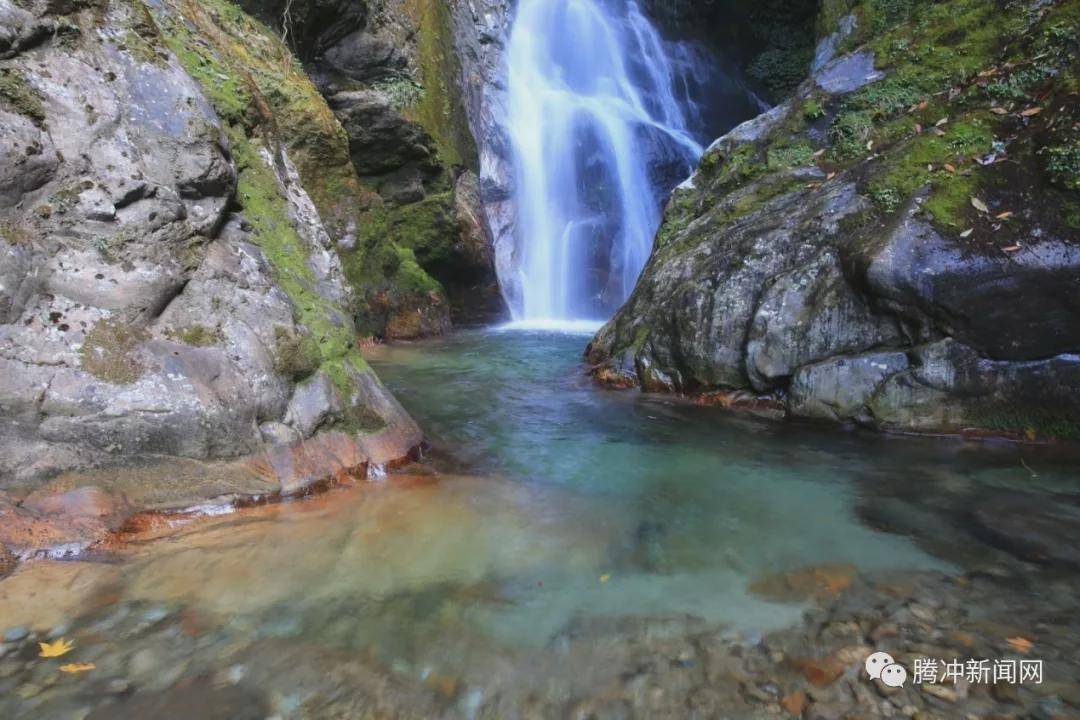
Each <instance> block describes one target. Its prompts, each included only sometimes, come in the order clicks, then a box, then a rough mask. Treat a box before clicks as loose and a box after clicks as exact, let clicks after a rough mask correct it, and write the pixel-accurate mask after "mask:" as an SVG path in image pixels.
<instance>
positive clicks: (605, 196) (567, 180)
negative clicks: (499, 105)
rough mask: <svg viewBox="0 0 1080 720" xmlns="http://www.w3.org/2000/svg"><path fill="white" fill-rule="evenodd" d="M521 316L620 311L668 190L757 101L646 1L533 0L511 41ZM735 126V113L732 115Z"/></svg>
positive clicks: (508, 284)
mask: <svg viewBox="0 0 1080 720" xmlns="http://www.w3.org/2000/svg"><path fill="white" fill-rule="evenodd" d="M507 68H508V70H507V82H508V102H507V105H508V108H507V116H506V134H507V136H508V138H509V140H510V146H511V151H512V163H513V172H514V177H513V198H514V202H515V205H516V214H517V218H516V220H517V221H516V224H515V230H514V233H515V237H514V238H513V253H514V258H513V262H511V263H503V264H501V273H500V282H501V283H502V287H503V292H504V294H505V295H506V297H507V300H508V303H509V305H510V307H511V310H512V312H513V314H514V317H515V319H517V320H525V321H529V322H535V321H540V320H544V321H568V320H583V319H602V318H606V317H608V316H609V315H610V314H611V312H612V311H613V310H614V309H615V308H616V307H618V306H619V305H620V304H621V303H622V302H623V301H625V300H626V298H627V297H628V296H629V294H630V291H631V290H632V289H633V287H634V283H635V281H636V280H637V277H638V275H639V273H640V272H641V269H642V268H643V267H644V265H645V261H646V260H647V259H648V256H649V252H650V250H651V248H652V241H653V235H654V233H655V232H656V229H657V227H658V225H659V223H660V212H661V208H662V204H663V201H664V199H665V197H666V195H667V193H668V192H669V191H670V189H671V188H672V187H673V186H674V185H675V184H677V183H678V182H679V181H680V180H682V179H683V178H685V177H686V176H687V175H689V174H690V173H691V171H692V170H693V167H694V166H695V165H696V163H697V160H698V159H699V158H700V156H701V154H702V152H703V147H702V144H701V143H702V140H703V139H704V138H706V137H708V136H709V133H710V132H712V131H714V130H715V125H716V123H715V118H714V117H713V115H714V114H715V113H713V111H712V108H711V107H710V106H711V105H712V104H715V102H714V101H712V100H711V101H710V102H708V103H706V102H704V101H702V97H703V96H704V95H705V93H704V92H703V91H704V90H705V89H706V88H708V94H709V95H710V96H711V97H712V98H716V97H720V98H722V99H731V100H732V101H733V102H732V103H731V104H732V105H734V106H737V109H735V110H734V113H731V112H728V113H727V114H728V115H731V114H734V118H733V120H737V119H741V117H745V116H747V115H748V114H750V112H751V110H752V108H751V100H750V98H749V95H748V93H746V92H745V91H744V90H743V89H742V88H741V87H739V86H738V84H737V83H736V82H735V81H732V80H731V79H729V78H728V77H726V76H724V75H722V74H721V73H720V72H719V71H718V69H717V68H718V66H717V64H716V61H715V59H714V58H711V57H710V56H709V53H707V52H705V51H704V50H703V49H702V48H700V47H697V46H695V45H692V44H689V43H676V42H671V41H668V40H666V39H664V38H663V37H661V35H660V34H659V33H658V31H657V30H656V28H655V27H654V26H653V24H652V23H651V22H650V20H649V19H648V18H647V17H646V16H645V15H644V14H643V13H642V11H641V9H640V8H639V6H638V5H637V3H636V2H635V1H634V0H521V3H520V4H519V6H518V9H517V14H516V16H515V18H514V23H513V27H512V30H511V34H510V41H509V45H508V48H507ZM725 124H728V125H730V124H731V121H728V122H727V123H725Z"/></svg>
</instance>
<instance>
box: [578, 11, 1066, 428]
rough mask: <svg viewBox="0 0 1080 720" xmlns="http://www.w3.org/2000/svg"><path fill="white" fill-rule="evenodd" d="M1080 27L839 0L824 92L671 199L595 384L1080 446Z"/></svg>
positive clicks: (818, 62) (749, 130)
mask: <svg viewBox="0 0 1080 720" xmlns="http://www.w3.org/2000/svg"><path fill="white" fill-rule="evenodd" d="M1078 20H1080V3H1078V2H1076V1H1075V0H1060V1H1058V2H1008V3H990V2H983V1H982V0H943V1H938V2H930V1H928V0H861V1H855V0H829V1H827V2H825V3H823V4H822V7H821V9H820V14H819V17H818V19H817V21H816V26H817V27H818V28H819V32H820V37H819V42H818V45H817V47H816V50H815V58H814V61H813V63H812V67H813V73H812V76H811V78H810V79H809V80H807V81H806V82H804V83H803V84H802V85H800V87H799V88H798V89H797V91H796V92H795V93H794V95H793V96H792V97H791V98H790V99H789V100H787V101H786V102H784V103H783V104H782V105H780V106H778V107H777V108H775V109H774V110H772V111H770V112H769V113H767V114H766V115H764V116H762V117H760V118H758V119H756V120H754V121H751V122H749V123H747V124H745V125H743V126H741V127H740V128H737V129H736V130H735V131H733V132H732V133H730V134H729V135H727V136H725V137H724V138H722V139H720V140H718V141H717V142H716V143H715V144H714V145H713V146H712V147H711V148H710V149H709V151H708V152H707V153H706V155H705V157H704V158H703V160H702V163H701V167H700V168H699V171H698V172H697V174H696V175H695V176H694V177H693V178H692V179H691V180H689V181H688V182H687V183H686V184H684V185H683V186H682V187H681V188H679V189H677V190H676V191H675V193H674V195H673V197H672V199H671V201H670V203H669V206H668V208H667V211H666V215H665V219H664V224H663V226H662V227H661V229H660V231H659V233H658V236H657V239H656V246H655V249H654V253H653V257H652V258H651V260H650V262H649V265H648V267H647V268H646V270H645V272H644V275H643V277H642V279H641V281H640V283H639V286H638V287H637V289H636V290H635V293H634V295H633V297H631V299H630V301H629V302H628V303H627V305H626V306H625V307H624V308H623V309H622V310H621V311H620V312H619V314H618V315H617V316H616V317H615V318H614V319H613V320H612V322H611V323H609V324H608V325H607V326H606V327H605V328H604V329H603V330H602V331H601V332H600V334H599V335H598V336H597V338H596V340H595V341H594V343H593V344H592V346H591V348H590V357H591V358H592V359H593V361H594V362H596V363H597V367H598V369H597V373H598V375H599V376H600V377H602V378H604V379H607V380H608V381H609V382H612V383H613V384H617V385H625V384H640V385H642V386H644V387H646V388H647V389H668V390H672V389H676V390H683V391H693V392H699V393H708V392H712V391H724V392H731V391H738V392H744V393H749V395H747V396H746V397H747V402H748V403H750V404H752V405H755V406H757V407H761V406H767V407H771V408H773V409H774V410H773V411H774V412H780V413H791V414H794V415H805V416H811V417H822V418H830V419H840V420H854V421H857V422H861V423H865V424H868V425H872V426H875V427H881V428H886V429H892V430H899V431H903V430H915V431H937V430H945V431H953V432H957V431H973V432H974V431H980V430H981V431H985V430H990V431H995V432H1006V433H1011V434H1015V435H1017V436H1028V437H1043V436H1046V437H1049V436H1068V437H1076V436H1078V435H1080V432H1078V431H1077V427H1078V422H1080V417H1078V413H1080V397H1078V395H1080V382H1078V379H1080V367H1078V363H1077V361H1076V356H1075V354H1074V353H1075V352H1076V351H1077V350H1078V349H1080V285H1078V283H1080V243H1078V242H1077V237H1078V236H1080V233H1078V231H1080V226H1078V225H1077V217H1078V216H1077V209H1078V207H1080V206H1078V202H1080V196H1078V193H1077V190H1076V188H1077V183H1076V172H1077V166H1076V162H1075V159H1076V156H1077V147H1078V140H1080V133H1078V131H1077V127H1078V124H1077V122H1078V119H1080V118H1078V116H1077V108H1078V107H1080V105H1078V103H1077V93H1078V90H1080V88H1078V85H1077V82H1078V80H1077V77H1078V76H1077V72H1078V69H1077V62H1078V55H1080V46H1078V42H1080V36H1078V34H1077V32H1078V31H1077V28H1078V27H1080V22H1078ZM751 397H753V398H757V399H756V400H753V401H752V402H751V400H750V398H751ZM728 401H730V396H729V397H728Z"/></svg>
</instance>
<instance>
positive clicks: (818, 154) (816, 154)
mask: <svg viewBox="0 0 1080 720" xmlns="http://www.w3.org/2000/svg"><path fill="white" fill-rule="evenodd" d="M824 154H825V148H821V149H820V150H818V151H817V152H816V153H814V157H816V158H818V157H821V156H822V155H824Z"/></svg>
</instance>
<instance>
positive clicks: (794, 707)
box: [780, 690, 808, 717]
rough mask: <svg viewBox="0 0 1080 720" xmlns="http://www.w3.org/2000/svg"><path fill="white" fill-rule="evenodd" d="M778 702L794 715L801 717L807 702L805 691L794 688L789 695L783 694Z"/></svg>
mask: <svg viewBox="0 0 1080 720" xmlns="http://www.w3.org/2000/svg"><path fill="white" fill-rule="evenodd" d="M780 704H781V705H783V706H784V709H785V710H787V711H788V712H789V713H791V714H792V715H794V716H795V717H802V714H803V712H805V710H806V706H807V704H808V701H807V698H806V693H804V692H803V691H802V690H796V691H795V692H793V693H791V694H790V695H785V696H784V699H783V700H781V701H780Z"/></svg>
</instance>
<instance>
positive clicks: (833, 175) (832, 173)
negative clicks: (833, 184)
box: [825, 172, 836, 180]
mask: <svg viewBox="0 0 1080 720" xmlns="http://www.w3.org/2000/svg"><path fill="white" fill-rule="evenodd" d="M834 177H836V173H834V172H831V173H829V174H828V175H826V176H825V179H826V180H832V179H833V178H834Z"/></svg>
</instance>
